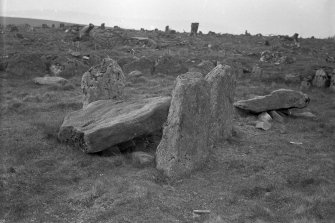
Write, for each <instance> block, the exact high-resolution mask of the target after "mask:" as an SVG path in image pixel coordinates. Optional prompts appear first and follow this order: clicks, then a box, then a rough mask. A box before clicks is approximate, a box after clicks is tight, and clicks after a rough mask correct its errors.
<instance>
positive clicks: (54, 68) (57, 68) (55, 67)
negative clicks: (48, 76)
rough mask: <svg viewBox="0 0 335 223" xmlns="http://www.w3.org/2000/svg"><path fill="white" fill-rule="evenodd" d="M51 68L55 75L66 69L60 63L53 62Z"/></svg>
mask: <svg viewBox="0 0 335 223" xmlns="http://www.w3.org/2000/svg"><path fill="white" fill-rule="evenodd" d="M49 69H50V72H51V73H52V74H53V76H55V77H58V76H59V74H60V73H62V71H63V70H64V67H63V66H62V65H60V64H52V65H51V66H50V68H49Z"/></svg>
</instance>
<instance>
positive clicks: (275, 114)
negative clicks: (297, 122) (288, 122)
mask: <svg viewBox="0 0 335 223" xmlns="http://www.w3.org/2000/svg"><path fill="white" fill-rule="evenodd" d="M269 113H270V115H271V117H272V119H273V120H275V121H277V122H279V123H283V122H284V121H285V120H284V117H283V116H281V115H280V114H278V112H276V111H270V112H269Z"/></svg>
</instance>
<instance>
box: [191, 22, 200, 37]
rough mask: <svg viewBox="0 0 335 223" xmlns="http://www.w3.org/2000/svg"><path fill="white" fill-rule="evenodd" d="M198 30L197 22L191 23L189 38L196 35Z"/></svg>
mask: <svg viewBox="0 0 335 223" xmlns="http://www.w3.org/2000/svg"><path fill="white" fill-rule="evenodd" d="M198 28H199V23H197V22H194V23H191V36H193V35H197V33H198Z"/></svg>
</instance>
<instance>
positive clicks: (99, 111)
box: [58, 97, 171, 153]
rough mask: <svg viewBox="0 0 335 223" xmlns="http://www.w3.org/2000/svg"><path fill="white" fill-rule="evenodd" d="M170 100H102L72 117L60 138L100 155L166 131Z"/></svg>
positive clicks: (166, 98) (69, 118)
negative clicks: (161, 130)
mask: <svg viewBox="0 0 335 223" xmlns="http://www.w3.org/2000/svg"><path fill="white" fill-rule="evenodd" d="M170 100H171V98H170V97H155V98H146V99H137V100H132V101H126V102H122V101H113V100H99V101H96V102H93V103H91V104H89V105H88V106H87V107H86V109H82V110H79V111H75V112H72V113H70V114H68V115H67V116H66V117H65V118H64V121H63V124H62V126H61V127H60V130H59V133H58V138H59V140H60V141H62V142H66V143H69V144H72V145H73V146H75V147H77V148H80V149H82V150H83V151H84V152H86V153H94V152H99V151H102V150H105V149H108V148H110V147H112V146H114V145H117V144H119V143H122V142H127V141H129V140H131V139H133V138H135V137H138V136H142V135H146V134H149V133H152V132H155V131H157V130H159V129H161V128H162V126H163V123H164V122H165V121H166V118H167V115H168V110H169V106H170Z"/></svg>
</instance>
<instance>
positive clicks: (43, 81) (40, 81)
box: [33, 77, 68, 86]
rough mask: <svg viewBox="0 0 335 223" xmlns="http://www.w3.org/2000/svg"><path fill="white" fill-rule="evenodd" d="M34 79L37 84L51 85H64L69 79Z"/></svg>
mask: <svg viewBox="0 0 335 223" xmlns="http://www.w3.org/2000/svg"><path fill="white" fill-rule="evenodd" d="M33 81H34V83H35V84H41V85H51V86H64V85H65V84H67V83H68V80H66V79H65V78H62V77H36V78H34V79H33Z"/></svg>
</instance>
